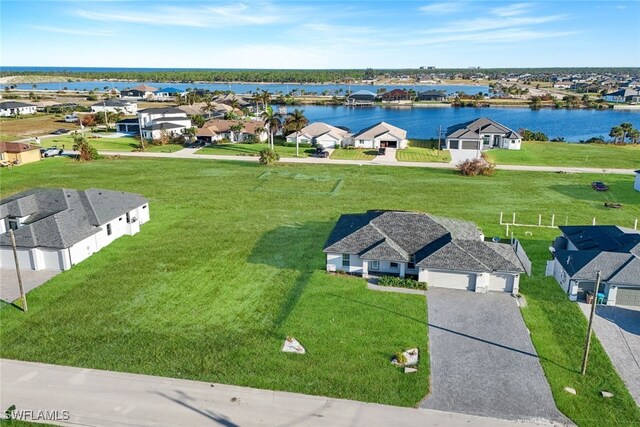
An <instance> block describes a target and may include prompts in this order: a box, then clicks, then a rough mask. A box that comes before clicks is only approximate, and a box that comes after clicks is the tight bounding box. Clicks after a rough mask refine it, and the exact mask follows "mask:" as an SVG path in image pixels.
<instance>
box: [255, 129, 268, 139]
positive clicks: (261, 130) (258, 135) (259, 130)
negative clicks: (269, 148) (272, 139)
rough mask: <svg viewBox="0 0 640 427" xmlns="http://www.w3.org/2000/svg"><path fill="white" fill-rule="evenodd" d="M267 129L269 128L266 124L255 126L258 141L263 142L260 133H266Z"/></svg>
mask: <svg viewBox="0 0 640 427" xmlns="http://www.w3.org/2000/svg"><path fill="white" fill-rule="evenodd" d="M266 131H267V129H266V128H265V127H264V126H258V127H256V128H255V130H254V132H255V135H254V137H255V139H256V141H257V142H262V141H261V140H260V135H262V134H263V133H265V132H266Z"/></svg>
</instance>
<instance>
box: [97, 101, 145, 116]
mask: <svg viewBox="0 0 640 427" xmlns="http://www.w3.org/2000/svg"><path fill="white" fill-rule="evenodd" d="M104 111H107V112H110V113H116V114H119V113H122V114H124V115H125V116H132V115H134V114H136V113H137V112H138V104H136V103H135V102H130V101H125V100H122V99H115V98H111V99H106V100H104V101H100V102H96V103H95V104H93V105H92V106H91V112H92V113H102V112H104Z"/></svg>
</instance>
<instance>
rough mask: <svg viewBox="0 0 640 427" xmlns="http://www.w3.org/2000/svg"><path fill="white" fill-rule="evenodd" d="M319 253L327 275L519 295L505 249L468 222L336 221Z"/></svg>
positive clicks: (419, 218)
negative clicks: (339, 273)
mask: <svg viewBox="0 0 640 427" xmlns="http://www.w3.org/2000/svg"><path fill="white" fill-rule="evenodd" d="M323 252H324V253H325V254H326V268H327V271H343V272H345V273H350V274H357V275H361V276H363V277H368V276H369V275H397V276H400V277H406V276H407V275H411V276H414V277H417V280H419V281H421V282H427V284H428V285H429V286H433V287H443V288H452V289H462V290H465V289H466V290H470V291H475V292H480V293H484V292H487V291H501V292H511V293H512V294H517V293H518V288H519V283H520V274H521V273H523V272H524V269H523V267H522V264H521V263H520V261H519V260H518V257H517V256H516V253H515V251H514V249H513V248H512V247H511V245H509V244H504V243H495V242H487V241H485V240H484V235H483V234H482V231H481V230H480V229H478V227H477V226H476V225H475V224H473V223H472V222H467V221H459V220H454V219H449V218H442V217H437V216H433V215H429V214H425V213H418V212H400V211H368V212H366V213H361V214H345V215H341V216H340V218H339V219H338V223H337V224H336V225H335V227H334V228H333V231H332V232H331V235H330V236H329V239H328V240H327V242H326V244H325V246H324V250H323Z"/></svg>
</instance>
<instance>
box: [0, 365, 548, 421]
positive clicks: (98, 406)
mask: <svg viewBox="0 0 640 427" xmlns="http://www.w3.org/2000/svg"><path fill="white" fill-rule="evenodd" d="M0 371H1V372H2V375H1V376H0V407H1V408H3V409H4V408H8V407H9V406H11V405H16V407H17V409H24V410H29V409H31V410H34V411H37V410H49V411H54V410H58V411H60V414H61V415H62V411H69V416H70V419H68V420H66V421H65V422H59V424H61V425H69V426H72V425H74V426H75V425H85V426H123V425H128V426H157V425H171V426H190V427H191V426H203V425H208V426H210V425H220V426H227V427H231V426H352V427H357V426H363V427H364V426H367V427H376V426H390V425H393V426H411V427H415V426H460V425H470V426H480V427H506V426H511V425H514V423H513V422H509V421H506V420H498V419H493V418H483V417H476V416H470V415H462V414H451V413H445V412H439V411H429V410H424V409H413V408H398V407H394V406H386V405H377V404H371V403H362V402H354V401H350V400H339V399H329V398H325V397H319V396H307V395H303V394H295V393H284V392H273V391H268V390H257V389H252V388H246V387H236V386H228V385H222V384H210V383H204V382H196V381H186V380H176V379H171V378H161V377H151V376H146V375H134V374H124V373H117V372H109V371H98V370H92V369H81V368H71V367H63V366H55V365H44V364H39V363H31V362H20V361H13V360H6V359H1V360H0ZM517 425H518V426H521V427H529V426H536V425H538V426H540V425H549V424H548V423H544V422H537V423H534V422H529V423H518V424H517Z"/></svg>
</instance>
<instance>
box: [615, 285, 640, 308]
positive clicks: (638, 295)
mask: <svg viewBox="0 0 640 427" xmlns="http://www.w3.org/2000/svg"><path fill="white" fill-rule="evenodd" d="M616 305H634V306H639V307H640V289H638V288H618V293H617V294H616Z"/></svg>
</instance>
